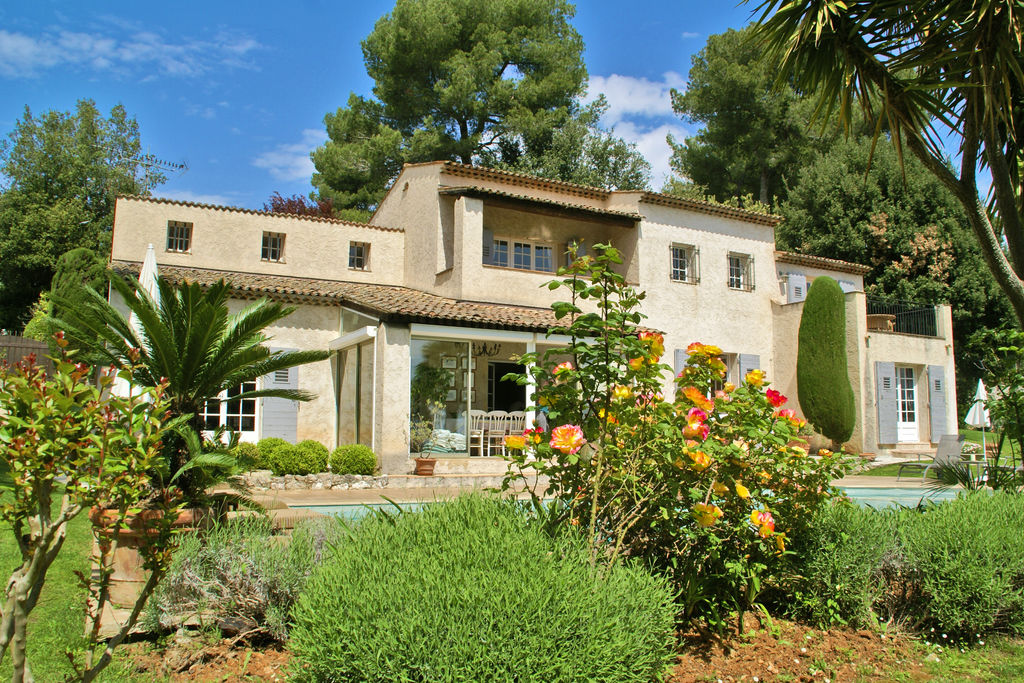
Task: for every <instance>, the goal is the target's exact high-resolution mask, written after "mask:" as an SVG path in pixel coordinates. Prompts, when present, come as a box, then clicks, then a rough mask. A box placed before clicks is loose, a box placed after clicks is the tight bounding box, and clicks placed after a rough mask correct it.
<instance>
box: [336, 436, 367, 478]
mask: <svg viewBox="0 0 1024 683" xmlns="http://www.w3.org/2000/svg"><path fill="white" fill-rule="evenodd" d="M376 468H377V456H375V455H374V454H373V449H371V448H370V447H369V446H364V445H363V444H359V443H353V444H348V445H347V446H338V447H337V448H335V449H334V452H333V453H331V472H334V473H335V474H364V475H368V474H373V471H374V470H375V469H376Z"/></svg>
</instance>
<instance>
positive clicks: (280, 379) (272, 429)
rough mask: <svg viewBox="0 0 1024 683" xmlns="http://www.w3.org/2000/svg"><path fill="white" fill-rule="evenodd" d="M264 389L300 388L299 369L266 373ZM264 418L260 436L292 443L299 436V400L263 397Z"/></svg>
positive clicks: (261, 423) (261, 422) (272, 351)
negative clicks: (274, 437)
mask: <svg viewBox="0 0 1024 683" xmlns="http://www.w3.org/2000/svg"><path fill="white" fill-rule="evenodd" d="M297 350H298V349H275V348H271V349H270V351H271V353H274V352H276V351H297ZM262 382H263V386H262V388H263V389H298V388H299V369H298V368H297V367H296V368H288V369H286V370H278V371H277V372H271V373H270V374H268V375H264V376H263V379H262ZM262 400H263V410H262V419H261V420H260V438H261V439H266V438H267V437H270V436H276V437H277V438H279V439H284V440H285V441H288V442H290V443H295V441H296V439H297V438H298V423H299V402H298V401H292V400H289V399H286V398H276V397H273V396H267V397H264V398H263V399H262Z"/></svg>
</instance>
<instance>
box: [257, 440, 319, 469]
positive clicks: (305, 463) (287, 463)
mask: <svg viewBox="0 0 1024 683" xmlns="http://www.w3.org/2000/svg"><path fill="white" fill-rule="evenodd" d="M327 455H328V453H327V448H326V447H324V445H323V444H321V443H317V442H316V441H303V442H301V443H299V444H296V445H295V446H292V445H290V444H285V445H284V446H279V447H277V448H275V449H274V451H273V452H272V454H271V456H270V462H269V465H270V469H272V470H273V471H274V474H275V475H277V476H279V477H280V476H282V475H285V474H316V473H317V472H326V471H327Z"/></svg>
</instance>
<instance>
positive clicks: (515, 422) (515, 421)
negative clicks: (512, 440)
mask: <svg viewBox="0 0 1024 683" xmlns="http://www.w3.org/2000/svg"><path fill="white" fill-rule="evenodd" d="M525 431H526V413H525V412H524V411H522V410H513V411H512V412H511V413H509V414H508V433H509V434H522V433H523V432H525Z"/></svg>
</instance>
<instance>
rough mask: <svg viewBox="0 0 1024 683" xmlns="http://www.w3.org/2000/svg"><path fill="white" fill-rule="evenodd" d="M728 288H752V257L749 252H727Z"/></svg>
mask: <svg viewBox="0 0 1024 683" xmlns="http://www.w3.org/2000/svg"><path fill="white" fill-rule="evenodd" d="M728 263H729V289H742V290H744V291H747V292H749V291H751V290H752V289H754V257H753V256H751V255H750V254H733V253H730V254H729V260H728Z"/></svg>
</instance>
